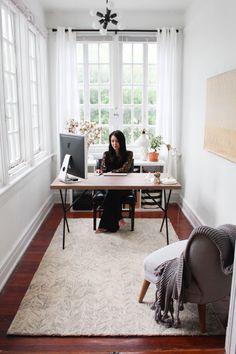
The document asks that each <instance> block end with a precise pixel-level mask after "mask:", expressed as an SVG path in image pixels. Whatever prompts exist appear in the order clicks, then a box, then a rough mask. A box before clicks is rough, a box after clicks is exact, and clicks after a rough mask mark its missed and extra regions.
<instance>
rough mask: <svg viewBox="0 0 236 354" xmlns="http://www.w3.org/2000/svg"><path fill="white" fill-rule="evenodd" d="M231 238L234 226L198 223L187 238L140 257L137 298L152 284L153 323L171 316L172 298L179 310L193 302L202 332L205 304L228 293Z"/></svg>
mask: <svg viewBox="0 0 236 354" xmlns="http://www.w3.org/2000/svg"><path fill="white" fill-rule="evenodd" d="M235 239H236V226H235V225H230V224H227V225H222V226H219V227H217V228H211V227H208V226H200V227H197V228H195V229H194V230H193V231H192V233H191V235H190V237H189V239H188V240H184V241H177V242H175V243H172V244H170V245H168V246H165V247H163V248H161V249H159V250H157V251H155V252H153V253H151V254H150V255H148V256H147V257H146V258H145V259H144V281H143V284H142V288H141V291H140V295H139V299H138V301H139V302H142V301H143V299H144V297H145V294H146V292H147V289H148V287H149V285H150V283H156V284H157V293H156V295H157V298H156V301H155V305H156V306H157V307H156V310H155V311H156V314H155V319H156V321H157V322H162V321H163V322H164V318H168V317H172V316H173V311H174V310H173V301H175V300H177V303H178V305H179V310H181V307H182V304H183V303H187V302H190V303H195V304H197V305H198V313H199V322H200V330H201V332H202V333H204V332H206V323H205V312H206V304H208V303H212V302H215V301H218V300H220V299H223V298H224V297H226V296H227V295H229V294H230V287H231V280H232V269H233V259H234V243H235ZM153 297H154V296H153ZM177 317H178V314H177ZM178 320H179V319H178V318H177V321H178Z"/></svg>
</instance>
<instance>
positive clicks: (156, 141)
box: [150, 135, 163, 151]
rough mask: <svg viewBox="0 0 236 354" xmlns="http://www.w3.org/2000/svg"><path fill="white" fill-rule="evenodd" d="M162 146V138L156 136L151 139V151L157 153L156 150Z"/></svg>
mask: <svg viewBox="0 0 236 354" xmlns="http://www.w3.org/2000/svg"><path fill="white" fill-rule="evenodd" d="M162 144H163V138H162V136H161V135H158V136H154V137H153V138H152V139H151V142H150V147H151V149H152V150H154V151H157V150H159V148H160V146H161V145H162Z"/></svg>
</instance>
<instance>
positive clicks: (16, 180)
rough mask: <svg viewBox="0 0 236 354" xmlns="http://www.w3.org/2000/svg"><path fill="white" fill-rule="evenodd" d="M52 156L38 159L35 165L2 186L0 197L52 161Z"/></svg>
mask: <svg viewBox="0 0 236 354" xmlns="http://www.w3.org/2000/svg"><path fill="white" fill-rule="evenodd" d="M53 156H54V155H53V154H50V155H47V156H45V157H44V158H42V159H40V161H38V162H37V163H36V164H35V165H33V166H29V167H28V168H25V171H24V172H22V173H21V174H20V175H18V176H17V177H16V176H15V177H14V179H13V178H12V180H10V182H9V183H8V184H7V185H3V186H1V187H0V197H2V196H3V195H4V194H6V193H7V192H8V191H9V190H11V189H12V188H13V187H14V186H16V185H17V184H18V183H19V182H20V181H22V179H23V178H25V177H27V176H28V175H30V174H31V173H32V172H34V171H35V170H37V168H39V167H40V166H42V165H43V164H45V163H46V162H48V161H49V160H50V159H52V157H53Z"/></svg>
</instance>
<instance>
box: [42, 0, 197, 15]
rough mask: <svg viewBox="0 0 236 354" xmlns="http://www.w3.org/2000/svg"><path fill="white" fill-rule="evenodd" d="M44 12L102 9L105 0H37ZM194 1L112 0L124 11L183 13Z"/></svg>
mask: <svg viewBox="0 0 236 354" xmlns="http://www.w3.org/2000/svg"><path fill="white" fill-rule="evenodd" d="M38 1H39V3H40V4H41V5H42V8H43V10H44V11H46V12H49V11H50V12H51V11H53V12H54V11H79V10H89V9H102V8H104V7H105V4H106V0H86V1H85V0H66V1H65V0H38ZM193 1H194V0H135V1H127V0H113V2H114V5H115V8H116V9H117V10H119V9H121V10H122V9H125V10H141V11H142V10H143V11H144V10H145V11H150V10H155V11H170V10H171V11H184V10H185V9H186V7H187V6H188V5H189V4H190V3H191V2H193Z"/></svg>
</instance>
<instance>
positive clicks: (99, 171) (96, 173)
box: [95, 168, 102, 176]
mask: <svg viewBox="0 0 236 354" xmlns="http://www.w3.org/2000/svg"><path fill="white" fill-rule="evenodd" d="M101 174H102V170H101V169H100V168H98V169H96V170H95V175H96V176H100V175H101Z"/></svg>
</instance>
